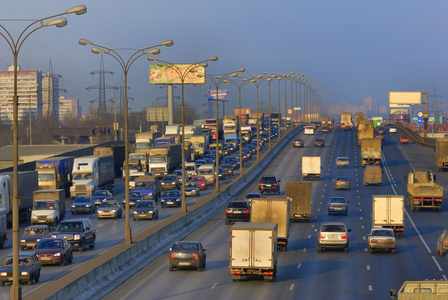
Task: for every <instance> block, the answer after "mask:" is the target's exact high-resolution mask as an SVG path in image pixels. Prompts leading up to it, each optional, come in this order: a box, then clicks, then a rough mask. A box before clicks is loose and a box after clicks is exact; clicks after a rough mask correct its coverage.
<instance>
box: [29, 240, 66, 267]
mask: <svg viewBox="0 0 448 300" xmlns="http://www.w3.org/2000/svg"><path fill="white" fill-rule="evenodd" d="M34 252H35V253H36V255H37V258H38V259H39V261H40V264H41V265H47V264H50V265H54V264H60V265H61V266H64V265H65V264H66V263H71V262H72V261H73V251H72V246H71V245H70V243H69V242H67V240H66V239H65V238H44V239H41V240H40V241H39V243H37V245H36V250H35V251H34Z"/></svg>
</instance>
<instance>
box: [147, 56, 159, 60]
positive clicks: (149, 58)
mask: <svg viewBox="0 0 448 300" xmlns="http://www.w3.org/2000/svg"><path fill="white" fill-rule="evenodd" d="M146 59H147V60H149V61H158V59H157V58H155V57H152V56H148V57H147V58H146Z"/></svg>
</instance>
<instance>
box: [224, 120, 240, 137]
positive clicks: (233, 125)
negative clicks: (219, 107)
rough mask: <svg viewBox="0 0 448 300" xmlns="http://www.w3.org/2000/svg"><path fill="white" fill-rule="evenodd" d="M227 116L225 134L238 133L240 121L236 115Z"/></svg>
mask: <svg viewBox="0 0 448 300" xmlns="http://www.w3.org/2000/svg"><path fill="white" fill-rule="evenodd" d="M231 117H232V116H226V118H225V119H224V120H223V125H222V126H223V128H222V130H223V132H224V135H226V134H229V133H235V134H236V133H237V132H238V121H237V120H236V117H235V116H233V118H231Z"/></svg>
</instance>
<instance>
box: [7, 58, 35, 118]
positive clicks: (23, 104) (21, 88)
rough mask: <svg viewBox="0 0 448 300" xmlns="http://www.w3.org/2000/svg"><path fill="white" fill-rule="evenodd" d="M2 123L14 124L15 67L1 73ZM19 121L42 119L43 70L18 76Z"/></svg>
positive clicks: (24, 72)
mask: <svg viewBox="0 0 448 300" xmlns="http://www.w3.org/2000/svg"><path fill="white" fill-rule="evenodd" d="M0 87H1V89H0V121H1V122H6V123H12V121H13V97H14V66H10V67H9V68H8V70H7V71H0ZM17 96H18V104H19V106H18V121H21V120H23V119H27V118H29V117H32V118H41V117H42V70H32V71H21V70H20V68H19V69H18V74H17Z"/></svg>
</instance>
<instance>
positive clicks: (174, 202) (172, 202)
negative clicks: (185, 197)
mask: <svg viewBox="0 0 448 300" xmlns="http://www.w3.org/2000/svg"><path fill="white" fill-rule="evenodd" d="M181 200H182V193H181V192H180V191H179V190H171V191H166V192H164V193H163V194H162V198H161V200H160V204H161V205H162V208H165V207H167V206H174V207H179V206H180V205H181Z"/></svg>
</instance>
